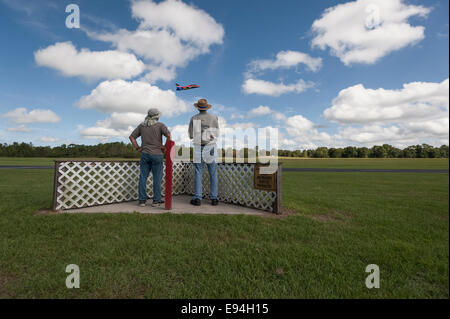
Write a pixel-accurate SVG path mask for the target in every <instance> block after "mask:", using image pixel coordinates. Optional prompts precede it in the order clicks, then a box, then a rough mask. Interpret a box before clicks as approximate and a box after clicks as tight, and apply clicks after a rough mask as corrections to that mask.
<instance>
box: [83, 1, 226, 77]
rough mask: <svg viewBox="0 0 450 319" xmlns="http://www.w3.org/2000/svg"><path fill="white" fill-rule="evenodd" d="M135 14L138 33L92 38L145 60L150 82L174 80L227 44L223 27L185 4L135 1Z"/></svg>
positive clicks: (127, 31)
mask: <svg viewBox="0 0 450 319" xmlns="http://www.w3.org/2000/svg"><path fill="white" fill-rule="evenodd" d="M131 12H132V15H133V17H134V18H135V19H136V20H137V21H138V22H139V25H138V27H137V29H136V30H131V31H130V30H126V29H120V30H118V31H116V32H103V33H102V32H88V35H89V36H90V37H92V38H94V39H97V40H101V41H105V42H110V43H112V44H113V45H114V46H115V47H116V48H117V49H118V50H120V51H124V52H134V53H135V54H137V55H138V56H140V57H142V58H143V59H144V60H145V62H146V63H147V66H148V74H147V75H145V77H144V78H145V79H146V80H149V81H152V82H155V81H158V80H163V81H170V80H173V79H174V78H175V76H176V68H178V67H184V66H186V65H187V63H189V62H190V61H192V60H193V59H194V58H196V57H197V56H199V55H201V54H206V53H208V52H209V51H210V47H211V46H212V45H214V44H222V43H223V37H224V35H225V31H224V28H223V26H222V25H221V24H219V23H217V22H216V21H215V20H214V18H213V17H211V16H210V15H209V14H208V13H207V12H205V11H203V10H201V9H199V8H196V7H195V6H193V5H188V4H186V3H184V2H182V1H179V0H166V1H162V2H158V3H157V2H154V1H151V0H137V1H132V3H131Z"/></svg>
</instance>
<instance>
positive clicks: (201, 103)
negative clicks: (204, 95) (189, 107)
mask: <svg viewBox="0 0 450 319" xmlns="http://www.w3.org/2000/svg"><path fill="white" fill-rule="evenodd" d="M194 106H195V107H196V108H197V109H199V110H200V111H206V110H209V109H210V108H211V104H208V100H206V99H200V100H198V102H197V103H194Z"/></svg>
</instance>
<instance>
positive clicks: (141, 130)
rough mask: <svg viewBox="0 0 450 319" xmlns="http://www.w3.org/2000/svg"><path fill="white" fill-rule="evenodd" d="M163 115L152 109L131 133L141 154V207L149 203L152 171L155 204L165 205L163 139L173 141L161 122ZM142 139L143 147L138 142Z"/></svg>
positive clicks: (131, 138)
mask: <svg viewBox="0 0 450 319" xmlns="http://www.w3.org/2000/svg"><path fill="white" fill-rule="evenodd" d="M160 116H161V113H160V112H159V110H158V109H150V110H148V112H147V117H146V118H145V120H144V122H142V123H141V124H139V126H138V127H137V128H136V129H135V130H134V131H133V133H131V135H130V141H131V143H132V144H133V146H134V148H135V149H136V150H137V151H139V152H140V153H141V162H140V175H139V206H142V207H144V206H145V205H146V202H147V178H148V175H149V174H150V171H151V172H152V175H153V203H152V206H159V205H160V204H162V203H164V201H163V200H162V199H161V180H162V176H163V158H164V154H163V149H164V148H163V144H162V137H163V136H165V137H166V138H167V139H169V140H170V139H171V135H170V132H169V130H168V129H167V126H166V125H164V124H163V123H161V122H159V118H160ZM139 136H140V137H141V140H142V145H141V146H139V145H138V144H137V142H136V139H137V138H138V137H139Z"/></svg>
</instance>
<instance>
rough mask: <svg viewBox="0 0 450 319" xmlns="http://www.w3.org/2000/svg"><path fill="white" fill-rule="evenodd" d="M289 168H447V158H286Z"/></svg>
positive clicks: (283, 161) (283, 159)
mask: <svg viewBox="0 0 450 319" xmlns="http://www.w3.org/2000/svg"><path fill="white" fill-rule="evenodd" d="M279 161H280V162H282V163H283V167H286V168H287V167H289V168H359V169H437V170H440V169H447V170H448V169H449V160H448V158H295V159H291V158H286V157H281V158H280V159H279Z"/></svg>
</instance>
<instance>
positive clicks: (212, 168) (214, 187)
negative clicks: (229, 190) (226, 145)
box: [189, 99, 219, 206]
mask: <svg viewBox="0 0 450 319" xmlns="http://www.w3.org/2000/svg"><path fill="white" fill-rule="evenodd" d="M194 106H195V107H196V108H197V110H198V111H199V113H198V114H197V115H194V116H193V117H192V118H191V121H190V123H189V138H190V139H191V140H193V142H194V176H195V178H194V182H195V192H194V197H193V198H192V200H191V204H192V205H194V206H200V205H201V203H202V197H203V195H202V176H203V167H204V164H205V163H206V165H207V166H208V172H209V178H210V192H209V198H210V199H211V204H212V205H214V206H216V205H218V203H219V201H218V192H219V188H218V179H217V146H216V142H217V138H218V137H219V120H218V118H217V116H215V115H212V114H210V113H208V112H207V111H208V110H209V109H210V108H211V105H210V104H208V101H207V100H206V99H200V100H198V102H197V103H194Z"/></svg>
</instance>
